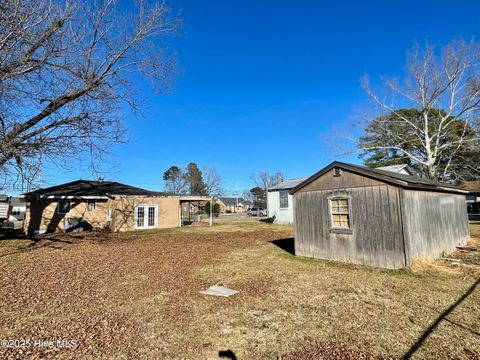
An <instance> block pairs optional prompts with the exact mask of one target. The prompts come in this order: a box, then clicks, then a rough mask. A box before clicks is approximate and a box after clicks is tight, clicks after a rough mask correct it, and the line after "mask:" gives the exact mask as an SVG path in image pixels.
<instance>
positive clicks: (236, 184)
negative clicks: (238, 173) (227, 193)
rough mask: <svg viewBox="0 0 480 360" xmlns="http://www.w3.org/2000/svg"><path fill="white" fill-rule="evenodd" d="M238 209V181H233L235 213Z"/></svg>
mask: <svg viewBox="0 0 480 360" xmlns="http://www.w3.org/2000/svg"><path fill="white" fill-rule="evenodd" d="M237 209H238V180H237V179H235V213H236V212H237Z"/></svg>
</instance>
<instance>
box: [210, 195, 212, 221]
mask: <svg viewBox="0 0 480 360" xmlns="http://www.w3.org/2000/svg"><path fill="white" fill-rule="evenodd" d="M212 225H213V197H212V198H210V226H212Z"/></svg>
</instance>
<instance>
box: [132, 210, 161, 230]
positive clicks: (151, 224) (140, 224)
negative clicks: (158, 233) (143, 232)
mask: <svg viewBox="0 0 480 360" xmlns="http://www.w3.org/2000/svg"><path fill="white" fill-rule="evenodd" d="M157 218H158V211H157V206H156V205H137V206H135V228H137V229H148V228H156V227H157V223H158V219H157Z"/></svg>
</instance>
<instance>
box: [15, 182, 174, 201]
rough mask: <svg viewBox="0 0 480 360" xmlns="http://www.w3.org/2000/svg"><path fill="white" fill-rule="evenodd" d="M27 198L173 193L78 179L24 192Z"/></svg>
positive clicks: (163, 194)
mask: <svg viewBox="0 0 480 360" xmlns="http://www.w3.org/2000/svg"><path fill="white" fill-rule="evenodd" d="M24 195H25V197H26V198H30V199H31V198H82V197H108V196H115V195H137V196H168V195H171V194H168V193H164V192H157V191H150V190H145V189H142V188H138V187H135V186H130V185H126V184H122V183H119V182H115V181H96V180H76V181H72V182H69V183H65V184H60V185H56V186H52V187H48V188H45V189H38V190H35V191H31V192H28V193H25V194H24Z"/></svg>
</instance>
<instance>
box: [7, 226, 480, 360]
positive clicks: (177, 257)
mask: <svg viewBox="0 0 480 360" xmlns="http://www.w3.org/2000/svg"><path fill="white" fill-rule="evenodd" d="M478 230H480V229H477V228H472V236H480V233H478V235H477V231H478ZM291 236H292V231H291V228H290V227H285V226H270V225H264V224H257V223H255V222H251V220H248V222H245V223H243V222H241V223H236V224H234V223H230V224H224V225H217V226H214V227H213V228H208V227H197V228H184V229H174V230H165V231H163V230H162V231H145V232H137V233H125V234H100V235H98V234H77V235H74V236H60V237H55V238H52V239H48V238H45V237H44V238H43V239H42V240H40V241H38V242H36V243H31V242H30V241H28V240H16V241H5V242H3V243H1V244H0V274H1V277H0V329H2V330H1V331H2V333H1V335H0V338H32V339H38V338H57V337H61V338H74V339H76V340H78V341H79V347H78V348H77V349H75V350H63V351H59V350H55V349H52V350H45V349H43V350H39V349H33V350H32V349H30V350H31V353H27V354H25V353H24V354H22V355H20V357H23V356H24V355H27V357H32V358H35V357H40V356H46V357H56V356H57V357H62V358H69V357H72V358H73V357H87V358H98V357H103V358H121V357H124V358H167V359H169V358H170V359H177V358H187V359H216V358H218V352H219V351H220V350H227V349H230V350H232V351H233V352H234V353H235V354H236V355H237V357H238V358H239V359H255V358H257V359H264V358H267V359H268V358H271V359H275V358H276V357H277V356H283V358H285V359H306V358H308V359H317V358H324V359H329V358H338V359H343V358H350V359H356V358H363V359H370V358H374V357H393V358H399V357H401V356H402V355H403V354H405V353H406V352H407V351H408V349H409V348H410V347H411V346H412V345H413V344H415V342H416V340H417V339H418V338H419V337H420V336H421V335H422V334H423V333H424V332H425V330H426V329H427V328H428V327H429V325H430V324H431V323H432V322H433V321H435V319H437V318H438V317H439V316H440V314H441V313H442V312H443V311H444V310H445V309H446V308H448V307H449V306H450V305H451V304H452V303H454V302H455V301H456V300H457V299H458V298H459V297H460V296H462V294H464V293H465V291H466V290H467V289H468V288H469V287H470V286H471V285H472V283H474V282H475V281H476V280H477V279H478V278H479V276H480V270H478V269H476V268H463V267H459V266H452V265H449V264H445V263H441V262H438V263H426V264H422V265H421V266H420V267H418V268H416V269H414V270H413V271H406V270H402V271H383V270H377V269H368V268H363V267H359V266H354V265H346V264H339V263H332V262H324V261H317V260H310V259H304V258H299V257H295V256H293V255H291V254H289V253H288V252H286V251H284V250H282V249H281V248H279V247H278V246H276V245H274V244H272V243H271V242H270V241H271V240H275V239H282V238H283V239H289V238H290V237H291ZM289 241H291V240H284V241H283V244H288V242H289ZM215 283H222V284H225V285H227V286H229V287H232V288H234V289H237V290H240V291H241V292H240V294H239V295H237V296H235V297H231V298H216V297H206V296H203V295H200V294H199V293H198V292H199V291H200V290H202V289H205V288H207V287H208V286H210V285H212V284H215ZM479 292H480V290H479V289H476V290H475V291H473V292H472V293H471V294H470V295H469V296H468V297H467V298H466V299H465V300H464V301H463V302H462V303H461V304H459V306H458V307H456V308H455V309H454V310H453V311H452V313H451V314H450V315H448V319H449V321H447V320H442V321H440V323H439V326H438V327H437V328H436V329H435V330H434V331H433V332H432V334H431V335H430V336H429V337H428V338H427V339H426V341H425V342H424V343H423V344H422V346H420V348H419V350H418V351H417V352H416V353H415V356H416V357H417V358H478V357H480V341H479V335H478V332H480V307H479V305H478V304H479V303H480V294H479ZM475 332H476V333H477V334H475ZM2 355H3V356H10V357H16V356H19V353H18V350H13V349H5V348H3V349H0V356H2Z"/></svg>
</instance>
